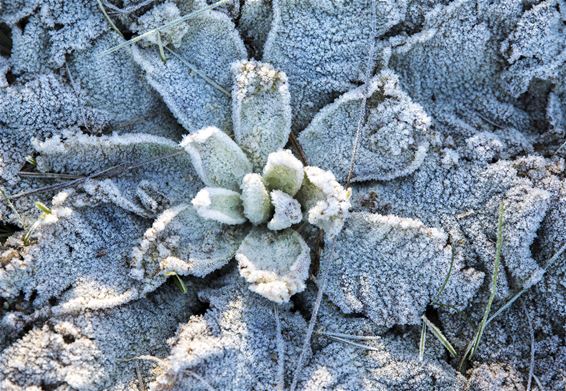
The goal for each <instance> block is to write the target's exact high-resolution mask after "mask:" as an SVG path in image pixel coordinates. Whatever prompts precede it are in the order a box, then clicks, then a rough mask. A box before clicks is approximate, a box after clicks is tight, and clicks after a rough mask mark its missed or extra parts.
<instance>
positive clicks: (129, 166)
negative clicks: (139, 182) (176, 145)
mask: <svg viewBox="0 0 566 391" xmlns="http://www.w3.org/2000/svg"><path fill="white" fill-rule="evenodd" d="M182 153H185V150H180V151H177V152H173V153H170V154H167V155H164V156H159V157H156V158H154V159H150V160H146V161H143V162H136V163H122V164H118V165H116V166H113V167H110V168H106V169H104V170H102V171H98V172H95V173H94V174H91V175H88V176H85V177H80V178H77V179H74V180H72V181H69V182H65V183H59V184H56V185H52V186H44V187H40V188H37V189H34V190H30V191H25V192H22V193H18V194H14V195H11V196H8V197H7V199H8V200H15V199H18V198H21V197H27V196H29V195H32V194H37V193H42V192H46V191H54V190H62V189H66V188H68V187H73V186H77V185H79V184H81V183H83V182H84V181H86V180H87V179H96V178H101V177H110V176H115V175H120V174H122V173H124V172H126V171H129V170H133V169H134V168H138V167H141V166H143V165H145V164H150V163H155V162H157V161H160V160H163V159H168V158H170V157H173V156H177V155H180V154H182Z"/></svg>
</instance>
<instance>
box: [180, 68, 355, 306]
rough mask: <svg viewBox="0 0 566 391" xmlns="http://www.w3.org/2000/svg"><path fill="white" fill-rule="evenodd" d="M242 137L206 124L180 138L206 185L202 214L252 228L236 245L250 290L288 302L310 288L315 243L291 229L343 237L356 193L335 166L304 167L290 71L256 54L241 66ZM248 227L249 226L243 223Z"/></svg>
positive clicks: (197, 203)
mask: <svg viewBox="0 0 566 391" xmlns="http://www.w3.org/2000/svg"><path fill="white" fill-rule="evenodd" d="M234 73H235V74H236V75H237V76H236V78H235V87H234V89H235V90H234V92H233V98H234V103H233V109H234V111H233V119H234V133H235V139H236V141H238V143H236V142H235V141H234V140H232V138H231V137H230V136H229V135H228V134H227V133H225V132H223V131H222V130H220V129H218V128H215V127H207V128H203V129H201V130H199V131H198V132H196V133H194V134H191V135H188V136H186V137H185V138H184V140H183V141H182V143H181V145H182V146H183V147H184V148H185V150H186V151H187V152H188V153H189V154H190V156H191V161H192V163H193V166H194V168H195V170H196V172H197V174H198V175H199V177H200V179H201V180H202V181H203V183H204V184H205V185H206V187H204V188H203V189H201V190H200V191H199V192H198V193H197V194H196V196H195V197H194V198H193V199H192V205H193V207H194V209H195V211H196V212H197V214H198V215H199V216H200V217H201V218H203V219H208V220H214V221H217V222H220V223H222V224H226V225H241V226H242V229H247V228H249V225H252V228H251V230H250V232H249V233H248V234H247V236H245V238H244V239H243V241H242V243H241V245H240V247H239V248H238V250H237V252H236V259H237V261H238V266H239V270H240V274H241V275H242V277H244V278H245V279H246V281H247V282H248V283H249V284H250V289H251V290H252V291H254V292H256V293H258V294H260V295H262V296H264V297H266V298H268V299H270V300H272V301H275V302H278V303H282V302H286V301H288V300H289V298H290V297H291V296H292V295H293V294H295V293H297V292H301V291H302V290H304V288H305V281H306V279H307V277H308V270H309V265H310V250H309V247H308V245H307V244H306V243H305V241H304V240H303V238H302V237H301V235H300V234H299V233H297V232H296V231H295V230H293V229H292V227H293V226H294V225H296V224H300V223H301V222H302V221H303V220H305V221H308V222H309V223H311V224H313V225H315V226H317V227H319V228H321V229H323V230H324V232H325V235H326V237H328V238H331V237H334V236H336V235H337V234H338V233H339V232H340V230H341V229H342V227H343V225H344V220H345V218H346V217H347V216H348V210H349V208H350V201H349V199H350V192H349V191H347V190H345V189H344V188H343V187H342V186H341V185H340V184H339V183H338V182H337V181H336V179H335V177H334V175H332V173H331V172H329V171H324V170H321V169H319V168H317V167H308V166H307V167H305V166H304V165H303V164H302V163H301V161H300V160H299V159H297V158H296V157H295V156H293V154H292V153H291V151H290V150H282V149H281V148H282V147H284V146H285V144H286V143H287V139H288V137H289V133H290V130H291V127H290V126H291V114H290V106H289V92H288V87H287V79H286V76H285V74H284V73H282V72H278V71H276V70H275V69H273V68H272V67H271V66H270V65H267V64H262V63H258V62H252V61H243V62H239V63H237V64H236V65H235V66H234ZM244 227H246V228H244Z"/></svg>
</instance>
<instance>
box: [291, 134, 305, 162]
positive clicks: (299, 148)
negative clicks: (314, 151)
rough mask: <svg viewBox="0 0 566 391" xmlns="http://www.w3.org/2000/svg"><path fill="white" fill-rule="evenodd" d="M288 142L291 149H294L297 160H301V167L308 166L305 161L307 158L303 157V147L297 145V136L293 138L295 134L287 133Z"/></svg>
mask: <svg viewBox="0 0 566 391" xmlns="http://www.w3.org/2000/svg"><path fill="white" fill-rule="evenodd" d="M289 141H290V142H291V145H292V146H293V148H295V150H296V151H297V153H298V154H299V159H301V163H303V165H305V166H308V165H309V164H308V161H307V157H306V155H305V151H303V147H301V144H299V141H298V140H297V136H295V133H293V132H291V133H289Z"/></svg>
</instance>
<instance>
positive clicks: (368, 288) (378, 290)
mask: <svg viewBox="0 0 566 391" xmlns="http://www.w3.org/2000/svg"><path fill="white" fill-rule="evenodd" d="M447 239H448V236H447V235H446V234H445V233H444V232H442V231H440V230H438V229H435V228H428V227H426V226H424V225H423V224H422V223H421V222H420V221H417V220H412V219H405V218H399V217H396V216H382V215H378V214H369V213H352V215H351V216H350V218H349V219H348V220H347V221H346V224H345V226H344V230H343V232H342V234H341V235H339V236H338V237H337V238H336V242H335V245H334V246H332V247H333V248H334V251H325V252H324V253H323V256H322V259H321V262H320V265H321V268H322V269H324V272H325V273H328V288H327V290H326V294H327V295H328V297H329V298H330V299H331V300H332V301H333V302H334V303H335V304H336V305H338V306H339V307H340V309H341V310H342V311H344V312H345V313H352V312H362V313H364V314H366V315H367V316H368V317H369V318H370V319H371V320H373V321H374V322H375V323H377V324H379V325H384V326H387V327H391V326H393V325H395V324H419V323H420V320H421V319H420V317H421V315H422V313H423V312H424V311H425V309H426V306H427V304H428V303H429V302H430V300H431V299H432V298H433V297H434V295H435V294H436V292H437V291H438V289H439V288H440V286H441V285H442V282H443V278H444V275H442V274H439V273H438V271H439V270H448V267H449V265H450V259H451V254H450V252H451V251H450V250H451V249H450V247H449V246H448V245H447Z"/></svg>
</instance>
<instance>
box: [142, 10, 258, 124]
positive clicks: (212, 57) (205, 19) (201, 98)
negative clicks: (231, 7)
mask: <svg viewBox="0 0 566 391" xmlns="http://www.w3.org/2000/svg"><path fill="white" fill-rule="evenodd" d="M196 3H197V2H195V3H191V5H190V6H187V7H186V8H187V13H188V12H191V11H195V10H197V9H199V8H202V6H200V4H196ZM199 3H200V2H199ZM186 26H187V31H186V34H185V35H184V36H183V39H182V40H181V42H180V43H179V46H178V47H176V48H173V49H171V50H172V51H173V52H174V54H173V53H171V52H169V51H167V50H166V51H165V55H166V56H167V62H166V63H163V61H162V59H161V58H160V55H159V50H158V48H157V46H155V47H152V48H147V49H144V48H140V47H134V48H133V54H134V59H135V60H136V62H138V64H140V65H141V67H142V68H143V69H144V70H145V72H146V78H147V80H148V82H149V84H151V86H152V87H153V88H155V90H156V91H157V92H158V93H159V94H161V96H162V97H163V99H164V101H165V103H166V104H167V106H169V109H170V110H171V112H172V113H173V114H174V115H175V117H176V118H177V119H178V120H179V122H180V123H181V125H183V127H184V128H185V129H187V130H188V131H189V132H194V131H196V130H197V129H200V128H203V127H205V126H216V127H218V128H220V129H222V130H224V131H226V132H228V133H230V132H231V129H232V120H231V109H230V107H231V104H230V93H229V91H230V87H231V74H230V65H231V64H232V63H233V62H234V61H237V60H241V59H244V58H246V57H247V53H246V49H245V47H244V44H243V42H242V40H241V38H240V37H239V35H238V33H237V31H236V30H235V28H234V24H233V23H232V22H231V21H230V19H229V18H228V17H227V16H226V15H224V14H222V13H220V12H217V11H206V12H204V13H201V14H199V15H198V16H196V17H193V18H191V19H189V20H188V21H187V22H186ZM207 78H208V79H210V80H209V81H207V80H205V79H207ZM211 82H212V83H211Z"/></svg>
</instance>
